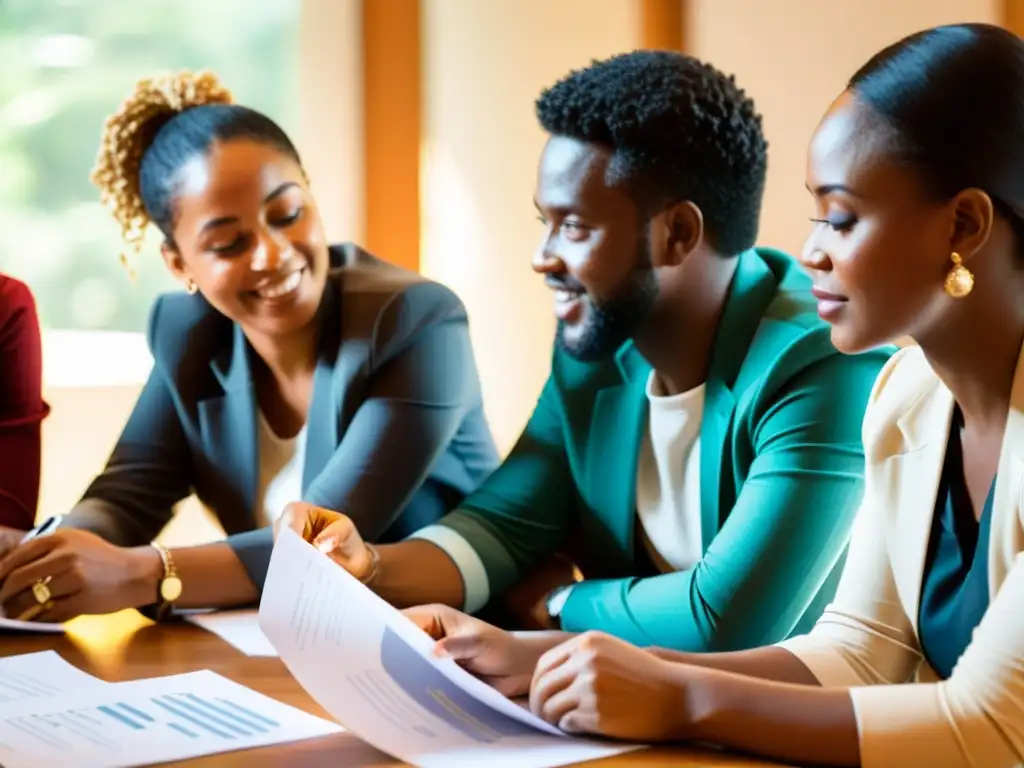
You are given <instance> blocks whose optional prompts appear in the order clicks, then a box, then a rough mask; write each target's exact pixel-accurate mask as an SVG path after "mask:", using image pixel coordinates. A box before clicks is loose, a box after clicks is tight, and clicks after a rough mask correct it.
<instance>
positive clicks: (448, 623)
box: [402, 605, 569, 698]
mask: <svg viewBox="0 0 1024 768" xmlns="http://www.w3.org/2000/svg"><path fill="white" fill-rule="evenodd" d="M402 613H403V615H404V616H405V617H406V618H408V619H410V620H412V622H413V623H414V624H415V625H416V626H417V627H419V628H420V629H422V630H423V631H424V632H426V633H427V634H428V635H429V636H430V637H431V638H432V639H433V640H435V641H437V644H436V645H435V646H434V652H435V653H436V654H439V655H443V656H447V657H448V658H451V659H454V660H455V661H457V662H458V663H459V665H460V666H461V667H462V668H463V669H465V670H467V671H468V672H470V673H472V674H473V675H474V676H476V677H478V678H480V679H481V680H482V681H483V682H485V683H487V684H488V685H490V686H491V687H492V688H494V689H496V690H497V691H498V692H499V693H501V694H503V695H505V696H508V697H510V698H515V697H519V696H526V694H528V693H529V692H530V681H531V679H532V678H533V672H534V670H535V669H536V667H537V662H538V661H539V660H540V658H541V656H542V655H543V654H544V653H545V652H546V651H548V650H549V649H551V648H553V647H555V646H556V645H558V644H559V643H560V642H563V641H564V640H566V639H567V638H568V637H569V635H566V634H565V633H563V632H526V633H516V632H508V631H506V630H504V629H500V628H498V627H495V626H493V625H491V624H488V623H487V622H485V621H481V620H480V619H476V618H474V617H472V616H469V615H467V614H465V613H463V612H462V611H458V610H456V609H455V608H451V607H449V606H447V605H425V606H421V607H418V608H408V609H406V610H404V611H402Z"/></svg>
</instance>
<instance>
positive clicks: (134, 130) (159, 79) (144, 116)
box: [90, 71, 232, 265]
mask: <svg viewBox="0 0 1024 768" xmlns="http://www.w3.org/2000/svg"><path fill="white" fill-rule="evenodd" d="M230 103H232V98H231V92H230V91H229V90H228V89H227V88H225V87H224V86H223V85H221V83H220V81H219V80H218V79H217V76H216V75H214V74H213V73H212V72H188V71H184V72H177V73H166V74H160V75H156V76H154V77H147V78H144V79H142V80H139V81H138V82H137V83H136V84H135V88H134V89H133V90H132V93H131V94H130V95H129V96H128V98H127V99H125V100H124V101H123V102H122V103H121V106H120V107H119V108H118V110H117V111H116V112H115V113H114V114H112V115H111V116H110V117H108V118H107V120H106V122H105V123H104V125H103V134H102V137H101V139H100V148H99V152H98V153H97V156H96V164H95V166H94V167H93V170H92V173H91V174H90V179H91V180H92V183H93V184H95V185H96V187H98V188H99V191H100V200H101V201H102V202H103V204H104V205H106V206H107V207H109V208H110V210H111V213H112V214H113V216H114V218H115V219H116V220H117V223H118V224H119V225H120V228H121V235H122V237H123V238H124V240H125V243H126V244H127V245H128V246H129V249H130V250H132V251H134V252H136V253H137V252H138V251H139V249H140V248H141V247H142V241H143V239H144V238H145V229H146V225H147V224H148V223H149V217H148V216H147V214H146V209H145V206H144V205H143V203H142V199H141V195H140V192H139V167H140V166H141V164H142V156H143V155H144V154H145V152H146V149H147V148H148V147H149V145H150V143H151V142H152V141H153V137H154V136H156V134H157V132H158V131H159V130H160V128H161V127H162V126H163V125H164V124H166V123H167V121H168V120H170V119H171V118H173V117H174V116H175V115H176V114H178V113H179V112H184V111H185V110H188V109H191V108H193V107H201V106H205V105H208V104H230ZM121 261H122V263H124V264H126V265H127V263H128V261H127V258H126V255H125V254H124V253H122V254H121Z"/></svg>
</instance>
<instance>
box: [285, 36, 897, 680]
mask: <svg viewBox="0 0 1024 768" xmlns="http://www.w3.org/2000/svg"><path fill="white" fill-rule="evenodd" d="M537 114H538V116H539V119H540V122H541V124H542V126H543V127H544V129H545V130H546V131H547V132H548V134H550V138H549V140H548V142H547V145H546V146H545V148H544V152H543V155H542V157H541V160H540V168H539V173H538V181H537V187H536V196H535V202H536V206H537V208H538V210H539V212H540V216H541V219H542V221H543V222H544V235H543V238H542V241H541V243H540V247H539V249H538V251H537V253H536V255H535V256H534V260H533V267H534V269H535V270H536V271H537V272H538V273H540V274H542V275H544V279H545V281H546V282H547V283H548V285H549V286H550V287H551V288H552V290H553V291H554V293H555V313H556V315H557V317H558V320H559V328H558V343H557V345H556V349H555V352H554V355H553V358H552V364H551V376H550V378H549V379H548V381H547V383H546V385H545V387H544V390H543V392H542V393H541V396H540V399H539V401H538V403H537V406H536V410H535V411H534V413H533V415H532V416H531V418H530V421H529V423H528V424H527V426H526V429H525V431H524V432H523V434H522V436H521V438H520V439H519V441H518V443H517V444H516V446H515V447H514V448H513V450H512V451H511V453H510V454H509V456H508V457H507V459H506V460H505V462H504V463H503V465H502V466H501V467H500V468H499V469H498V470H497V471H496V472H495V473H494V474H493V475H492V476H491V477H490V479H489V480H488V481H487V482H485V484H484V485H483V486H482V488H481V489H480V490H479V491H477V492H476V493H475V494H473V495H472V496H470V497H469V498H468V499H467V500H466V501H465V503H463V504H462V505H461V506H460V507H459V508H458V509H457V510H456V511H454V512H452V513H451V514H449V515H448V516H446V517H444V518H442V520H441V522H440V524H438V525H434V526H431V527H428V528H425V529H423V530H421V531H420V532H419V533H417V534H415V535H414V537H413V538H411V539H409V540H406V541H404V542H401V543H398V544H393V545H387V546H376V547H371V546H369V545H366V544H364V543H363V542H362V540H361V539H360V538H359V536H358V534H357V533H356V532H355V529H354V527H353V526H352V524H351V523H350V522H349V521H348V519H347V518H345V517H343V516H341V515H338V514H337V513H333V512H328V511H326V510H322V509H317V508H314V507H309V506H308V505H298V504H297V505H293V507H292V508H291V509H290V510H289V513H288V520H289V521H290V522H289V524H290V525H291V526H292V527H293V528H294V529H295V530H297V531H299V532H304V535H305V536H306V538H307V539H308V540H310V541H313V542H314V543H316V544H317V545H318V546H319V547H320V548H321V549H322V550H323V551H326V552H328V554H329V555H330V556H331V557H332V558H333V559H334V560H335V561H336V562H338V563H339V564H340V565H342V566H343V567H345V568H346V569H348V570H349V571H350V572H351V573H352V574H354V575H355V576H356V577H358V578H360V579H361V580H363V581H364V583H366V584H368V585H369V586H370V587H371V588H372V589H374V590H375V591H376V592H377V593H378V594H380V595H381V596H382V597H383V598H385V599H386V600H388V601H390V602H392V603H393V604H395V605H397V606H399V607H407V606H416V605H422V604H425V603H440V604H445V605H448V606H456V607H460V608H462V609H463V610H465V611H467V612H470V613H473V612H476V611H478V610H480V609H481V608H483V607H484V606H485V605H486V604H488V602H489V601H492V600H494V599H496V598H501V597H503V596H505V595H506V594H507V593H508V592H509V591H510V590H511V589H513V588H514V587H517V585H520V584H521V583H523V582H524V581H527V582H528V581H529V580H530V579H532V578H533V577H534V574H535V573H537V571H538V569H543V568H544V567H545V564H546V563H547V562H548V561H549V559H550V558H551V557H552V556H553V555H554V554H555V553H556V552H560V551H561V552H571V553H572V556H573V560H574V562H575V564H576V565H577V566H578V567H579V569H580V571H581V572H582V575H583V577H584V578H583V580H582V581H579V582H577V581H575V580H574V579H572V578H571V577H567V578H566V580H565V583H562V584H558V585H557V586H556V588H555V589H552V590H550V591H548V592H547V593H546V594H545V595H544V599H543V600H541V601H539V604H540V605H541V606H542V607H543V610H542V611H541V612H540V613H541V615H542V619H543V620H542V623H543V624H544V625H546V626H547V627H549V628H553V629H561V630H564V631H569V632H580V631H584V630H592V629H595V630H602V631H605V632H608V633H611V634H614V635H617V636H619V637H621V638H624V639H626V640H629V641H631V642H634V643H637V644H641V645H658V646H663V647H668V648H674V649H679V650H685V651H722V650H730V649H741V648H747V647H750V646H755V645H761V644H765V643H771V642H774V641H779V640H782V639H784V638H786V637H788V636H790V635H793V634H796V633H801V632H803V631H806V630H807V629H809V628H810V626H811V625H812V624H813V623H814V620H815V619H816V618H817V617H818V615H819V614H820V613H821V611H822V609H823V608H824V607H825V605H826V603H827V602H829V600H830V599H831V597H832V594H833V592H834V589H835V586H836V583H837V579H838V575H839V572H840V570H841V568H842V561H843V560H844V553H845V548H846V543H847V539H848V536H849V533H850V528H851V525H852V522H853V519H854V516H855V513H856V510H857V508H858V505H859V503H860V501H861V497H862V495H863V476H864V475H863V473H864V457H863V452H862V448H861V419H862V417H863V414H864V410H865V407H866V405H867V402H868V398H869V395H870V391H871V387H872V384H873V382H874V379H875V376H876V374H877V373H878V371H879V369H880V368H881V367H882V365H883V364H884V363H885V361H886V359H887V358H888V357H889V355H890V352H891V351H890V350H888V349H884V350H878V351H874V352H869V353H866V354H861V355H854V356H844V355H841V354H839V353H838V352H837V350H836V349H835V348H834V347H833V346H832V344H831V342H830V339H829V328H828V326H827V325H826V324H825V323H824V322H822V321H821V320H820V319H819V318H818V317H817V315H816V312H815V300H814V298H813V296H812V293H811V282H810V279H809V278H808V277H807V276H806V275H805V274H804V273H803V272H801V271H800V269H799V267H798V265H797V264H796V262H795V261H793V260H792V259H791V258H790V257H788V256H786V255H785V254H783V253H780V252H778V251H774V250H770V249H763V248H754V247H753V245H754V241H755V238H756V235H757V229H758V217H759V209H760V205H761V198H762V194H763V190H764V184H765V171H766V142H765V140H764V136H763V134H762V130H761V118H760V116H759V115H758V114H757V112H756V111H755V108H754V104H753V103H752V101H751V100H750V99H749V98H747V96H746V95H745V94H744V92H743V91H742V90H740V89H739V88H738V87H737V86H736V84H735V82H734V80H733V78H731V77H726V76H725V75H723V74H722V73H721V72H719V71H717V70H716V69H714V68H713V67H711V66H709V65H707V64H704V63H701V62H699V61H697V60H695V59H693V58H691V57H689V56H683V55H679V54H674V53H667V52H649V51H648V52H634V53H629V54H625V55H620V56H616V57H613V58H611V59H609V60H606V61H603V62H599V63H595V64H593V65H592V66H590V67H588V68H586V69H583V70H580V71H577V72H574V73H572V74H570V75H569V76H567V77H566V78H565V79H563V80H562V81H560V82H559V83H557V84H556V85H555V86H553V87H552V88H550V89H548V90H547V91H545V92H544V93H543V94H542V95H541V96H540V98H539V100H538V102H537ZM816 226H828V224H827V223H821V224H817V225H816ZM834 236H837V237H840V236H842V234H841V233H840V234H836V235H834ZM438 610H440V611H441V613H436V611H435V618H436V616H441V617H442V620H440V623H444V620H447V621H448V622H449V624H451V622H452V621H456V622H457V621H458V619H457V618H453V617H457V616H458V615H459V614H457V613H456V612H454V611H444V610H443V609H438ZM474 626H477V627H479V626H483V625H481V624H479V623H476V624H475V625H474ZM435 629H436V627H435ZM487 631H491V630H490V629H489V630H487ZM494 631H497V630H494ZM435 634H437V632H436V631H435ZM503 636H505V637H511V636H508V635H503ZM559 639H564V635H561V634H560V633H543V634H541V635H536V636H533V638H532V641H530V644H529V648H528V649H527V650H525V651H523V653H522V654H518V655H517V654H512V655H513V656H516V658H517V659H518V661H513V660H510V659H511V656H502V657H501V659H502V660H501V662H500V663H497V664H496V666H492V667H490V671H488V669H484V668H480V667H479V666H478V667H475V670H476V671H478V672H480V673H481V674H482V675H484V676H493V675H501V676H504V675H506V674H512V673H513V671H514V670H515V669H518V668H519V667H520V666H521V667H522V670H520V671H523V670H525V672H526V673H527V676H528V673H529V672H532V664H533V663H534V662H535V661H536V658H537V656H538V655H539V653H541V652H542V651H543V650H545V649H546V648H547V647H550V646H551V645H553V644H555V643H556V642H557V641H558V640H559ZM523 642H527V641H523ZM522 648H526V646H521V649H522ZM485 666H487V665H485Z"/></svg>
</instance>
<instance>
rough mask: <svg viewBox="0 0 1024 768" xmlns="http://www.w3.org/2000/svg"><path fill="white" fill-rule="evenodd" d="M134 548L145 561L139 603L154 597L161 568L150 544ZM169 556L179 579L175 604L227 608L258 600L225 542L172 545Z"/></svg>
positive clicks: (157, 556)
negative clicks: (181, 546)
mask: <svg viewBox="0 0 1024 768" xmlns="http://www.w3.org/2000/svg"><path fill="white" fill-rule="evenodd" d="M135 551H136V553H138V555H139V556H140V557H141V558H145V562H146V563H147V568H146V570H145V576H144V580H143V584H142V587H141V589H140V594H141V595H142V597H141V600H142V602H140V603H139V605H140V606H141V605H146V604H148V603H151V602H153V601H154V600H156V599H157V595H158V593H159V583H160V580H161V579H162V578H163V575H164V570H163V562H162V560H161V559H160V555H159V554H158V553H157V551H156V550H155V549H154V548H153V547H151V546H148V545H147V546H144V547H137V548H136V549H135ZM171 557H172V558H173V560H174V567H175V568H176V569H177V571H178V577H179V578H180V579H181V589H182V591H181V597H180V598H178V600H177V601H175V606H176V607H178V608H227V607H230V606H237V605H251V604H253V603H256V602H257V601H258V600H259V597H260V593H259V590H258V589H257V587H256V585H255V584H253V582H252V580H251V579H250V578H249V575H248V573H247V572H246V570H245V568H244V567H243V565H242V561H241V560H239V559H238V557H237V556H236V555H235V553H234V551H233V550H232V549H231V547H230V546H228V545H227V544H224V543H216V544H204V545H202V546H198V547H183V548H181V549H173V550H171Z"/></svg>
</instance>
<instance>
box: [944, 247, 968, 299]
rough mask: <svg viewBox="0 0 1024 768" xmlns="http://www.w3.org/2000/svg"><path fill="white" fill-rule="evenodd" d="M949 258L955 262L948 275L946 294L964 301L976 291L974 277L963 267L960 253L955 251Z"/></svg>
mask: <svg viewBox="0 0 1024 768" xmlns="http://www.w3.org/2000/svg"><path fill="white" fill-rule="evenodd" d="M949 258H950V259H952V260H953V266H952V268H951V269H950V270H949V272H948V273H947V274H946V284H945V289H946V293H947V294H949V295H950V296H952V297H953V298H954V299H962V298H963V297H964V296H966V295H967V294H969V293H970V292H971V291H972V290H974V275H973V274H971V270H969V269H968V268H967V267H965V266H964V265H963V262H962V261H961V259H960V254H959V253H957V252H955V251H954V252H953V253H952V254H950V257H949Z"/></svg>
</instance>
